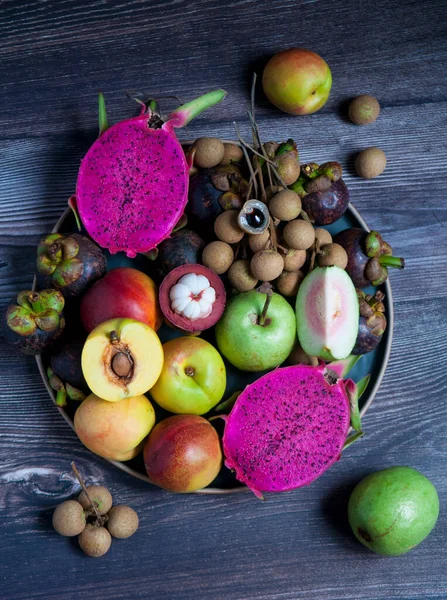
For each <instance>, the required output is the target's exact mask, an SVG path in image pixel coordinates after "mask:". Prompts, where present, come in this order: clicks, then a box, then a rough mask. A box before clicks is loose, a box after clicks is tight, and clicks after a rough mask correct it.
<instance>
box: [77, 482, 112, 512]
mask: <svg viewBox="0 0 447 600" xmlns="http://www.w3.org/2000/svg"><path fill="white" fill-rule="evenodd" d="M86 489H87V492H88V495H89V496H90V498H91V500H92V502H94V504H95V506H96V510H97V511H98V513H99V514H100V515H105V514H106V513H108V512H109V510H110V509H111V508H112V494H111V493H110V492H109V490H108V489H107V488H106V487H104V486H102V485H88V486H86ZM78 502H79V504H81V505H82V506H83V508H84V510H87V511H88V510H89V509H90V508H91V505H90V502H89V499H88V498H87V495H86V493H85V492H84V491H82V492H81V493H80V494H79V497H78ZM92 510H93V509H92Z"/></svg>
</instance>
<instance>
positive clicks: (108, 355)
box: [81, 319, 163, 402]
mask: <svg viewBox="0 0 447 600" xmlns="http://www.w3.org/2000/svg"><path fill="white" fill-rule="evenodd" d="M81 363H82V372H83V373H84V377H85V380H86V382H87V385H88V386H89V388H90V389H91V390H92V392H93V393H94V394H96V395H97V396H99V397H100V398H103V399H104V400H108V401H109V402H117V401H118V400H122V399H123V398H130V397H132V396H139V395H140V394H144V393H145V392H147V391H148V390H149V389H150V388H151V387H152V386H153V385H154V383H155V382H156V381H157V379H158V377H159V376H160V373H161V369H162V367H163V347H162V345H161V342H160V339H159V338H158V335H157V334H156V333H155V331H154V330H153V329H151V328H150V327H149V326H148V325H146V324H145V323H141V322H140V321H135V320H133V319H111V320H110V321H105V322H104V323H101V325H98V327H95V329H94V330H93V331H92V332H91V333H90V335H89V336H88V338H87V339H86V341H85V344H84V348H83V350H82V359H81Z"/></svg>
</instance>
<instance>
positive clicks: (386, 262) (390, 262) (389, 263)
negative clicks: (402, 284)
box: [379, 254, 405, 269]
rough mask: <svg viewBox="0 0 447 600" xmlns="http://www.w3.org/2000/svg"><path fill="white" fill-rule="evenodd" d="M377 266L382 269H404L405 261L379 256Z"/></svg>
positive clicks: (385, 255) (394, 257)
mask: <svg viewBox="0 0 447 600" xmlns="http://www.w3.org/2000/svg"><path fill="white" fill-rule="evenodd" d="M379 264H381V265H382V266H383V267H394V268H395V269H403V268H404V267H405V259H403V258H397V256H389V255H388V254H383V255H382V256H379Z"/></svg>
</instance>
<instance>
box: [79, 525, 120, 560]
mask: <svg viewBox="0 0 447 600" xmlns="http://www.w3.org/2000/svg"><path fill="white" fill-rule="evenodd" d="M78 542H79V545H80V547H81V550H82V551H83V552H84V553H85V554H87V556H93V557H94V558H99V557H100V556H104V554H105V553H106V552H108V551H109V548H110V546H111V544H112V537H111V535H110V533H109V532H108V531H107V529H106V528H105V527H98V526H97V525H92V524H91V523H89V524H88V525H87V526H86V528H85V529H84V531H83V532H82V533H81V535H80V536H79V537H78Z"/></svg>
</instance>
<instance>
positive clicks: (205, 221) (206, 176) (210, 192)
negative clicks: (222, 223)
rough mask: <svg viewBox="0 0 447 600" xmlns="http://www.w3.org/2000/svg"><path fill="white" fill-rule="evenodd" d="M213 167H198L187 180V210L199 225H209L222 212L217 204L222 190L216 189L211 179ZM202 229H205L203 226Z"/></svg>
mask: <svg viewBox="0 0 447 600" xmlns="http://www.w3.org/2000/svg"><path fill="white" fill-rule="evenodd" d="M214 172H215V169H200V171H198V172H197V173H196V174H195V175H193V176H192V177H191V178H190V181H189V202H188V206H187V210H188V212H189V215H190V216H191V217H192V219H193V221H194V222H196V223H198V224H199V225H201V226H211V233H212V232H213V228H212V225H213V223H214V221H215V220H216V218H217V217H218V216H219V215H220V214H221V213H223V208H222V207H221V205H220V204H219V198H220V196H221V195H222V192H221V191H219V190H217V189H216V188H215V187H214V185H213V184H212V181H211V175H212V174H213V173H214ZM203 231H206V229H205V228H204V229H203Z"/></svg>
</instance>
